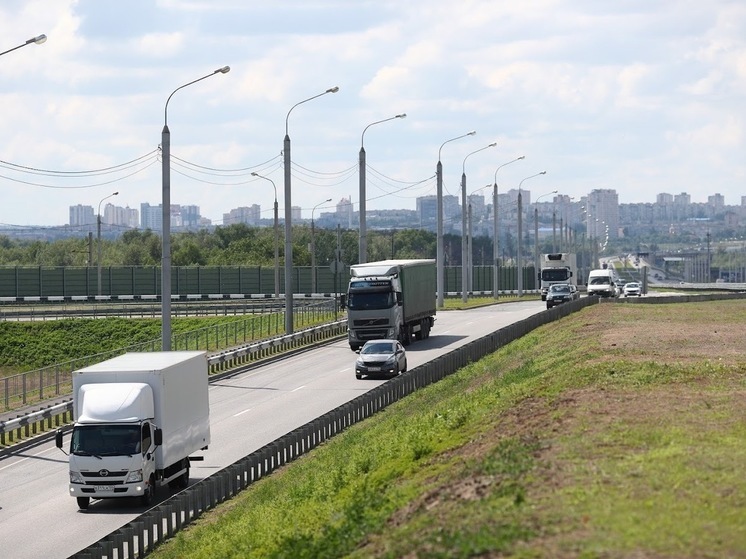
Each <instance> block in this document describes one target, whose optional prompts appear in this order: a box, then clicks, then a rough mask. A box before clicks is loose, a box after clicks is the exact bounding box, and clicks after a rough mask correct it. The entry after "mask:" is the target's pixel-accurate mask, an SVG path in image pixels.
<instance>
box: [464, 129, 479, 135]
mask: <svg viewBox="0 0 746 559" xmlns="http://www.w3.org/2000/svg"><path fill="white" fill-rule="evenodd" d="M476 133H477V131H476V130H472V131H471V132H467V134H466V135H467V136H473V135H474V134H476Z"/></svg>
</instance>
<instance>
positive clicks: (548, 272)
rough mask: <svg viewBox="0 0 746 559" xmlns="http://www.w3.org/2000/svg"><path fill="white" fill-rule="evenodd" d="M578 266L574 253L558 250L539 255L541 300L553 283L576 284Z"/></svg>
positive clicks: (544, 299)
mask: <svg viewBox="0 0 746 559" xmlns="http://www.w3.org/2000/svg"><path fill="white" fill-rule="evenodd" d="M577 273H578V266H577V259H576V257H575V254H572V253H567V252H558V253H552V254H542V255H541V268H540V269H539V283H540V286H541V300H542V301H546V300H547V292H548V290H549V286H550V285H553V284H555V283H571V284H576V283H577V280H576V279H574V278H576V277H577Z"/></svg>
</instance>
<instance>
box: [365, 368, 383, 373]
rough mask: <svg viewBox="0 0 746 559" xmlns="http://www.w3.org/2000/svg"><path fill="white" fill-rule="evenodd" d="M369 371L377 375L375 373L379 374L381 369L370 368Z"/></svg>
mask: <svg viewBox="0 0 746 559" xmlns="http://www.w3.org/2000/svg"><path fill="white" fill-rule="evenodd" d="M368 370H369V371H370V372H371V373H375V372H377V371H380V370H381V367H368Z"/></svg>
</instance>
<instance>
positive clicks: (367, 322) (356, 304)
mask: <svg viewBox="0 0 746 559" xmlns="http://www.w3.org/2000/svg"><path fill="white" fill-rule="evenodd" d="M343 306H346V307H347V324H348V328H347V331H348V341H349V343H350V349H352V350H353V351H357V350H358V349H360V348H361V347H362V346H363V345H364V344H365V342H367V341H368V340H377V339H389V340H399V341H400V342H401V343H402V344H403V345H405V346H406V345H409V344H410V342H411V341H412V337H414V338H415V339H417V340H420V339H425V338H427V337H429V336H430V329H431V328H432V327H433V324H434V323H435V311H436V308H437V280H436V270H435V260H382V261H379V262H368V263H366V264H355V265H353V266H350V284H349V286H348V288H347V295H346V298H345V300H344V301H343Z"/></svg>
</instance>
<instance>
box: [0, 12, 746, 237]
mask: <svg viewBox="0 0 746 559" xmlns="http://www.w3.org/2000/svg"><path fill="white" fill-rule="evenodd" d="M331 14H333V15H334V17H330V15H331ZM0 31H1V33H0V37H3V39H2V42H3V45H0V51H5V50H7V49H12V48H13V47H14V46H16V45H21V44H23V43H24V42H26V41H27V40H28V39H29V37H35V36H37V35H39V34H41V33H44V34H46V36H47V37H48V39H47V41H46V42H44V43H43V44H39V45H37V44H34V43H31V44H29V45H28V46H24V48H21V49H18V50H13V51H12V52H8V53H6V54H4V55H3V56H2V57H1V58H0V99H1V100H2V103H3V111H2V112H1V113H0V129H2V130H3V134H2V135H0V196H2V197H3V199H4V200H5V201H6V202H5V203H4V204H3V205H2V206H1V207H0V226H29V225H39V226H49V225H57V224H59V223H61V221H62V219H64V217H62V218H61V217H60V208H67V207H69V206H71V205H76V204H85V205H91V206H94V207H96V206H97V205H98V204H99V202H100V201H101V200H102V199H103V198H104V197H106V196H108V195H109V194H110V193H111V192H113V191H118V192H119V195H118V197H117V200H116V204H117V205H120V206H122V207H126V206H129V207H130V208H139V204H140V203H141V202H143V201H144V202H147V203H149V204H151V205H154V206H157V205H158V204H159V203H160V201H161V173H160V154H159V143H160V138H161V136H160V132H161V130H162V128H163V125H164V116H165V114H164V108H165V104H166V100H167V99H170V104H169V106H168V125H169V129H170V132H171V155H172V160H171V164H172V175H173V176H172V185H171V186H172V188H171V190H172V193H171V197H172V199H173V200H174V201H186V202H188V203H189V204H190V205H195V206H199V207H200V208H201V212H202V215H203V216H204V217H206V218H207V219H210V220H211V221H212V222H213V223H219V222H220V221H221V220H222V216H223V214H224V213H225V212H226V211H227V210H228V209H229V208H239V207H250V206H251V205H252V204H259V205H260V206H261V207H262V209H263V214H262V215H263V217H266V216H269V215H270V213H271V208H272V203H273V198H274V193H273V189H272V187H271V186H270V185H269V184H267V182H266V181H262V180H260V179H259V178H257V177H253V176H252V175H251V173H252V172H256V173H258V174H260V175H262V176H263V177H267V178H268V179H270V180H272V181H273V184H275V185H276V187H277V192H278V198H279V200H278V201H279V204H280V205H281V206H284V203H283V186H284V184H283V182H284V181H283V178H284V177H283V169H282V154H281V150H282V149H283V136H284V134H285V132H287V133H288V135H289V137H290V138H292V146H293V148H292V166H293V168H292V179H291V180H292V193H293V198H292V205H293V206H298V207H301V208H303V209H305V208H313V207H315V206H316V205H317V204H318V203H319V202H320V201H322V200H325V199H328V198H332V200H334V201H338V200H341V199H342V198H350V200H351V203H352V204H353V205H354V206H355V207H356V208H357V207H358V205H359V200H358V173H357V167H356V164H357V163H356V162H357V161H358V152H359V150H360V148H361V147H362V137H361V134H362V132H363V131H364V130H365V129H366V128H367V127H368V126H370V125H371V124H373V123H378V122H380V124H379V125H377V126H375V127H373V128H370V129H368V131H367V134H366V135H365V145H364V147H365V151H366V154H367V163H368V167H367V169H366V172H367V195H366V205H367V209H368V210H371V211H372V210H384V209H392V208H402V207H404V208H410V209H414V208H415V200H416V199H417V198H418V197H421V196H427V195H433V194H435V191H436V180H435V169H436V165H437V162H438V160H439V159H440V160H441V161H442V165H443V192H444V194H446V195H455V196H458V195H459V190H460V188H461V181H462V176H464V175H465V176H466V187H467V189H468V191H469V192H471V191H473V190H476V189H480V188H483V187H485V186H486V185H488V184H492V183H493V182H495V181H496V182H497V183H498V185H499V187H500V190H501V191H503V190H508V189H511V188H516V187H517V186H518V185H519V183H520V182H521V181H522V180H523V179H525V178H526V177H529V176H532V175H535V174H536V173H539V172H541V171H546V175H545V176H542V177H541V178H540V179H535V180H534V181H532V188H533V189H534V190H535V192H536V193H538V194H539V195H540V194H544V193H548V192H552V191H554V190H557V191H558V192H559V193H562V194H565V195H567V196H571V197H575V198H579V197H580V196H582V195H584V194H585V193H587V192H590V191H592V190H594V189H614V190H616V191H617V192H618V194H619V201H620V202H621V203H630V202H633V201H635V200H644V201H646V202H648V201H649V202H651V203H652V202H654V200H652V199H647V200H646V199H645V198H647V197H648V196H649V193H651V192H658V191H663V192H671V193H677V192H688V193H690V195H691V197H692V200H696V201H702V202H704V201H705V200H706V198H707V196H708V195H710V194H713V193H716V192H719V193H721V194H722V195H723V196H724V197H725V200H726V204H729V205H737V204H738V201H739V198H740V196H742V195H743V194H745V193H746V161H744V159H743V157H742V155H743V153H744V151H746V150H745V149H744V148H746V134H744V130H743V129H744V120H745V119H744V108H743V103H742V99H743V94H744V92H746V63H745V62H744V61H745V60H746V32H745V31H746V5H743V3H741V2H737V1H733V0H713V1H712V2H709V3H706V4H697V3H688V4H686V5H684V6H680V5H678V4H676V3H642V2H630V3H624V4H623V5H618V4H609V3H601V4H594V3H588V2H583V1H582V0H531V1H530V2H529V3H528V4H526V3H523V4H520V5H519V4H510V3H496V2H490V1H489V0H473V1H470V2H453V1H452V0H451V1H449V0H433V1H429V2H425V1H424V0H413V1H412V2H408V3H405V4H402V3H401V2H394V1H393V0H381V1H379V2H360V3H352V4H351V3H349V2H344V1H342V0H329V1H328V2H324V3H314V2H301V1H299V0H288V1H287V2H283V3H282V4H256V3H246V2H239V1H238V0H215V1H214V2H210V3H202V2H195V1H193V0H184V1H183V2H157V3H153V2H149V1H146V0H134V1H133V2H127V3H122V2H118V1H115V0H98V1H95V2H94V1H91V0H55V1H54V2H51V1H50V0H26V1H24V2H19V1H11V2H7V3H3V4H2V6H0ZM631 37H634V41H633V40H631ZM226 65H228V66H230V68H231V69H230V72H228V73H227V74H222V73H219V74H217V75H214V77H210V79H207V80H205V81H200V83H195V84H194V85H190V87H189V88H188V89H185V90H183V91H178V93H176V95H174V96H173V98H171V97H170V95H172V94H173V93H175V92H176V91H177V90H179V89H181V87H182V86H184V85H185V84H190V83H191V82H193V81H194V80H199V79H200V78H202V77H203V76H204V77H208V76H211V75H213V74H212V73H213V72H214V71H215V70H216V69H218V68H222V67H224V66H226ZM337 86H338V87H339V90H338V91H336V92H335V93H334V94H332V95H324V96H323V97H321V98H319V99H315V97H314V96H317V95H319V94H321V93H323V92H324V91H326V90H328V89H330V88H334V87H337ZM311 99H313V100H312V101H311ZM305 101H311V102H310V103H307V104H303V105H301V106H297V105H298V104H300V103H305ZM291 110H292V115H291V114H290V111H291ZM404 113H406V114H407V117H406V118H405V119H396V120H392V121H391V122H385V123H383V121H385V120H387V119H389V118H390V117H393V116H394V115H398V114H404ZM471 130H475V131H476V134H475V135H474V136H471V137H468V138H464V139H461V140H459V141H457V142H453V143H448V145H444V143H446V142H448V141H449V140H451V139H453V138H456V137H457V136H460V135H463V134H466V133H467V132H469V131H471ZM492 143H496V144H497V145H496V146H495V147H492V148H491V149H489V150H485V151H481V153H478V154H476V155H474V156H473V157H470V158H469V160H468V164H467V161H466V158H467V157H469V156H470V155H471V154H473V153H476V151H478V150H481V149H483V148H485V147H486V146H488V145H491V144H492ZM519 156H525V159H524V160H522V161H520V162H516V163H515V164H514V165H510V166H507V167H505V168H502V169H500V172H499V173H497V169H499V168H500V167H501V166H503V164H505V163H506V162H508V161H511V160H514V159H515V158H517V157H519ZM320 210H322V211H324V210H323V208H320ZM63 216H64V214H63Z"/></svg>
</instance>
